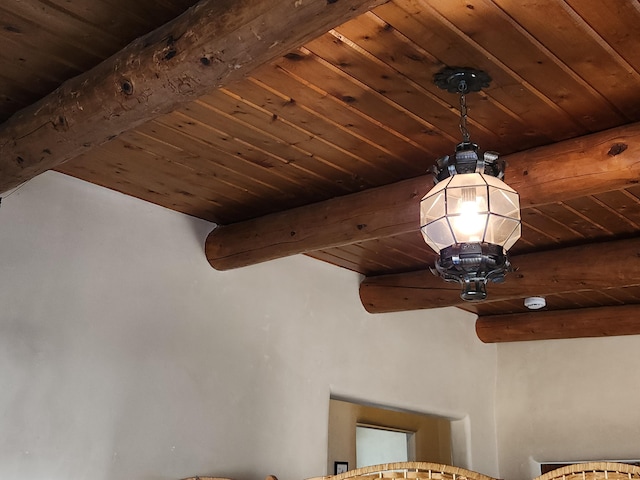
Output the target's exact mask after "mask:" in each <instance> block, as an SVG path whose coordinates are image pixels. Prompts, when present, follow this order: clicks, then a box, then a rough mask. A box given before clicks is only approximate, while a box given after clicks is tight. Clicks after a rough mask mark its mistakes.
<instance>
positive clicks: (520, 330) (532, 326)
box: [476, 305, 640, 343]
mask: <svg viewBox="0 0 640 480" xmlns="http://www.w3.org/2000/svg"><path fill="white" fill-rule="evenodd" d="M476 333H477V334H478V338H480V340H482V341H483V342H484V343H498V342H520V341H527V340H552V339H561V338H585V337H610V336H616V335H640V305H619V306H610V307H596V308H581V309H578V310H555V311H546V312H532V313H516V314H511V315H487V316H481V317H479V318H478V319H477V320H476Z"/></svg>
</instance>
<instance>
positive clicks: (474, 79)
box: [433, 67, 491, 93]
mask: <svg viewBox="0 0 640 480" xmlns="http://www.w3.org/2000/svg"><path fill="white" fill-rule="evenodd" d="M433 83H435V84H436V86H437V87H439V88H441V89H443V90H446V91H447V92H449V93H469V92H479V91H480V90H482V89H483V88H487V87H488V86H489V84H490V83H491V77H490V76H489V74H488V73H487V72H484V71H482V70H476V69H475V68H469V67H444V68H443V69H442V70H440V71H439V72H438V73H436V74H435V75H434V76H433Z"/></svg>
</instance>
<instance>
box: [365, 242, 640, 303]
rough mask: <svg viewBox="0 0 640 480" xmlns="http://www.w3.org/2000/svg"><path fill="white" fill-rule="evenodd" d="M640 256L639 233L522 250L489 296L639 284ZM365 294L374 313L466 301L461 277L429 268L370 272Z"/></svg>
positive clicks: (492, 298) (491, 287)
mask: <svg viewBox="0 0 640 480" xmlns="http://www.w3.org/2000/svg"><path fill="white" fill-rule="evenodd" d="M639 257H640V241H639V240H638V239H637V238H633V239H627V240H617V241H614V242H607V243H599V244H589V245H582V246H579V247H570V248H563V249H558V250H553V251H547V252H540V253H530V254H526V255H518V256H515V257H513V258H512V259H511V263H512V264H513V266H514V268H515V269H516V271H515V272H513V273H510V274H508V275H507V281H505V282H504V283H501V284H497V283H491V284H489V285H488V287H487V290H488V293H489V298H488V299H487V300H486V301H487V302H494V301H501V300H509V299H516V298H523V297H530V296H545V295H551V294H559V293H563V292H575V291H588V290H604V289H607V288H612V287H623V286H632V285H640V264H639V262H638V258H639ZM360 299H361V300H362V304H363V305H364V308H365V309H366V310H367V311H368V312H370V313H383V312H397V311H405V310H418V309H424V308H436V307H449V306H454V305H463V304H464V302H463V300H461V299H460V287H459V285H458V284H457V283H447V282H444V281H443V280H442V279H441V278H440V277H436V276H435V275H433V274H432V273H431V272H430V271H428V270H422V271H417V272H410V273H400V274H395V275H381V276H379V277H369V278H366V279H365V280H364V281H363V282H362V283H361V284H360Z"/></svg>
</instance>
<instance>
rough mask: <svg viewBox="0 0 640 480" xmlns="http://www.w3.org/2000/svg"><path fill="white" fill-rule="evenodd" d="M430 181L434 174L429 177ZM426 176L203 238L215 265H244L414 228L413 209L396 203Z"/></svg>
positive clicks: (410, 196)
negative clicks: (355, 239) (399, 206)
mask: <svg viewBox="0 0 640 480" xmlns="http://www.w3.org/2000/svg"><path fill="white" fill-rule="evenodd" d="M430 180H431V183H430V184H433V179H432V178H431V177H430ZM424 182H425V180H424V177H420V178H419V179H413V180H406V181H403V182H398V183H394V184H393V185H389V186H387V187H380V188H373V189H369V190H365V191H363V192H359V193H355V194H352V195H348V196H346V197H337V198H333V199H331V200H327V201H325V202H320V203H315V204H312V205H307V206H305V207H299V208H295V209H292V210H287V211H286V212H283V213H274V214H271V215H267V216H264V217H259V218H257V219H255V220H250V221H246V222H240V223H235V224H232V225H228V226H222V227H218V228H216V229H215V230H214V231H213V232H211V233H210V234H209V236H208V237H207V241H206V244H205V251H206V255H207V259H208V260H209V263H211V265H212V266H213V267H214V268H216V269H217V270H228V269H232V268H238V267H244V266H247V265H252V264H255V263H259V262H264V261H267V260H273V259H275V258H281V257H286V256H289V255H293V254H294V253H305V252H310V251H314V250H321V249H324V248H328V247H335V246H339V245H347V244H349V243H352V242H353V239H354V238H358V239H359V240H368V239H374V238H379V237H385V236H388V235H389V232H388V231H387V230H392V231H393V232H398V231H399V232H410V231H413V230H414V229H415V224H416V219H415V216H414V211H413V209H408V208H398V205H405V206H406V205H407V204H411V203H416V204H417V203H418V201H419V199H420V194H421V192H422V190H424Z"/></svg>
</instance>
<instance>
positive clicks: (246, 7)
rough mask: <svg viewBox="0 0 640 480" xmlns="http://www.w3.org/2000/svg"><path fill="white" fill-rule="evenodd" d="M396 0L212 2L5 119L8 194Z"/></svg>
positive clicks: (1, 142)
mask: <svg viewBox="0 0 640 480" xmlns="http://www.w3.org/2000/svg"><path fill="white" fill-rule="evenodd" d="M385 1H387V0H337V1H333V0H332V1H327V0H304V1H300V0H271V1H268V2H267V1H264V0H202V1H201V2H200V3H198V4H197V5H195V6H194V7H193V8H191V9H189V10H188V11H187V12H185V13H184V14H183V15H181V16H179V17H177V18H176V19H174V20H172V21H171V22H169V23H167V24H166V25H164V26H162V27H160V28H158V29H157V30H155V31H153V32H151V33H149V34H148V35H145V36H143V37H140V38H138V39H137V40H135V41H134V42H132V43H131V44H129V45H128V46H127V47H125V48H124V49H123V50H121V51H120V52H119V53H117V54H116V55H114V56H112V57H111V58H109V59H107V60H105V61H104V62H103V63H101V64H100V65H98V66H96V67H95V68H93V69H91V70H89V71H88V72H86V73H84V74H82V75H80V76H78V77H76V78H73V79H71V80H69V81H67V82H66V83H64V84H63V85H62V86H61V87H60V88H58V89H57V90H56V91H55V92H53V93H52V94H50V95H48V96H47V97H45V98H44V99H42V100H41V101H39V102H37V103H35V104H33V105H31V106H30V107H28V108H25V109H24V110H22V111H20V112H18V113H17V114H16V115H14V116H13V117H12V118H10V119H9V120H8V121H7V122H5V123H4V124H3V125H2V126H0V192H4V191H6V190H8V189H10V188H12V187H15V186H17V185H19V184H20V183H22V182H24V181H26V180H29V179H30V178H32V177H34V176H36V175H38V174H39V173H42V172H44V171H46V170H49V169H51V168H53V167H55V166H56V165H59V164H60V163H63V162H65V161H67V160H70V159H71V158H74V157H76V156H78V155H79V154H81V153H83V152H85V151H87V150H89V149H91V148H93V147H95V146H97V145H100V144H102V143H104V142H107V141H108V140H110V139H112V138H114V137H116V136H117V135H119V134H120V133H122V132H124V131H126V130H130V129H132V128H134V127H136V126H137V125H140V124H142V123H144V122H146V121H148V120H151V119H152V118H155V117H157V116H159V115H161V114H163V113H167V112H170V111H172V110H174V109H176V108H177V107H179V106H181V105H183V104H185V103H187V102H188V101H190V100H193V99H194V98H197V97H199V96H201V95H203V94H205V93H207V92H208V91H210V90H211V89H212V88H215V87H220V86H223V85H226V84H228V83H229V82H231V81H233V80H235V79H238V78H240V77H242V76H243V75H246V74H247V73H248V72H250V71H251V70H252V69H254V68H255V67H257V66H259V65H261V64H263V63H266V62H268V61H270V60H273V59H275V58H277V57H279V56H281V55H283V54H285V53H287V52H288V51H290V50H291V49H293V48H296V47H298V46H300V45H302V44H304V43H305V42H307V41H309V40H311V39H313V38H315V37H317V36H319V35H321V34H322V33H324V32H326V31H328V30H329V29H331V28H333V27H335V26H336V25H338V24H341V23H343V22H345V21H347V20H349V19H350V18H353V17H355V16H357V15H359V14H361V13H364V12H365V11H367V10H369V9H371V8H373V7H375V6H377V5H380V4H382V3H384V2H385Z"/></svg>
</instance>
